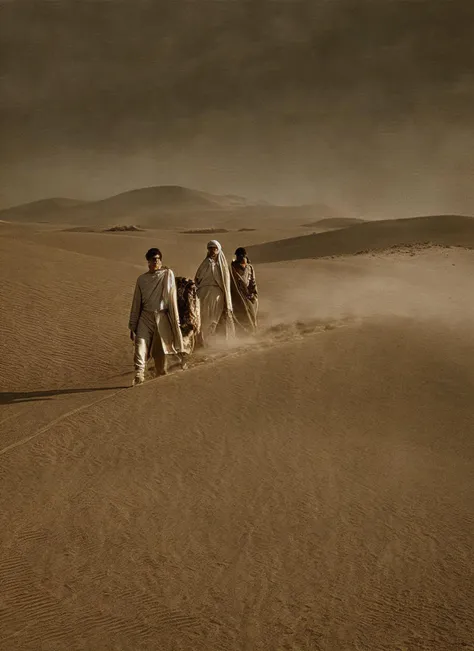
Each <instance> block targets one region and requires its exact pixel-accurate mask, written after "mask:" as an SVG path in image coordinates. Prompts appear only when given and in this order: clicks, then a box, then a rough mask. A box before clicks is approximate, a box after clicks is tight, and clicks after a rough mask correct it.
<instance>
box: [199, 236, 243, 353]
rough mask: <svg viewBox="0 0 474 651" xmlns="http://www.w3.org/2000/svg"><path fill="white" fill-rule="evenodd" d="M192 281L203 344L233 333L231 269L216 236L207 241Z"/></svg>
mask: <svg viewBox="0 0 474 651" xmlns="http://www.w3.org/2000/svg"><path fill="white" fill-rule="evenodd" d="M195 282H196V285H197V288H198V290H197V295H198V298H199V301H200V309H201V339H202V343H203V344H204V346H207V345H209V343H210V342H211V341H212V339H213V337H214V336H215V335H216V334H217V333H218V332H222V333H223V334H224V336H225V338H226V339H230V338H232V337H234V336H235V325H234V316H233V312H232V295H231V286H230V273H229V267H228V264H227V260H226V258H225V255H224V252H223V251H222V247H221V245H220V243H219V242H218V241H217V240H211V241H210V242H209V244H208V245H207V256H206V258H205V259H204V260H203V262H202V263H201V264H200V265H199V268H198V270H197V271H196V277H195Z"/></svg>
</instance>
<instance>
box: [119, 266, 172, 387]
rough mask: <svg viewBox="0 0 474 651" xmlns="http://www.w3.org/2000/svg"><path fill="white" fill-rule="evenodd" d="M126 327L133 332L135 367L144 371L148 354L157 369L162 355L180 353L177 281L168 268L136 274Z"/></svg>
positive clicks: (140, 371)
mask: <svg viewBox="0 0 474 651" xmlns="http://www.w3.org/2000/svg"><path fill="white" fill-rule="evenodd" d="M128 327H129V329H130V330H131V331H132V332H134V333H135V358H134V362H135V370H136V372H137V373H139V374H143V373H144V371H145V366H146V362H147V360H148V359H149V357H150V356H152V357H153V358H154V360H155V367H156V370H157V372H161V371H163V370H164V359H165V358H164V357H163V355H176V354H178V353H182V352H183V338H182V335H181V330H180V327H179V314H178V304H177V298H176V283H175V277H174V273H173V272H172V271H171V269H158V271H153V272H151V271H148V272H146V273H144V274H142V275H141V276H139V277H138V280H137V283H136V285H135V292H134V295H133V300H132V307H131V310H130V319H129V323H128Z"/></svg>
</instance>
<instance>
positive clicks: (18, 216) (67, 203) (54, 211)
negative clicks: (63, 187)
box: [0, 197, 86, 223]
mask: <svg viewBox="0 0 474 651" xmlns="http://www.w3.org/2000/svg"><path fill="white" fill-rule="evenodd" d="M85 203H86V202H85V201H81V200H79V199H67V198H65V197H52V198H51V199H42V200H41V201H33V202H31V203H25V204H22V205H20V206H14V207H13V208H6V209H4V210H0V218H1V220H2V221H6V222H20V223H21V222H43V221H51V220H52V221H55V220H57V219H58V217H59V216H60V215H63V214H65V213H67V212H68V211H69V210H70V209H71V208H77V207H78V206H82V205H84V204H85Z"/></svg>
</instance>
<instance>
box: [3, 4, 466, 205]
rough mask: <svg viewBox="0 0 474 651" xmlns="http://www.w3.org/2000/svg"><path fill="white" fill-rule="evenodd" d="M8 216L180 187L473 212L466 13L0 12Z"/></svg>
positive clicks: (280, 8)
mask: <svg viewBox="0 0 474 651" xmlns="http://www.w3.org/2000/svg"><path fill="white" fill-rule="evenodd" d="M0 7H1V9H0V11H1V16H0V39H1V45H2V53H1V62H0V66H1V81H0V83H1V113H0V116H1V130H2V158H1V168H2V169H1V172H2V175H1V178H2V180H1V186H0V203H1V205H2V206H6V205H9V204H13V203H19V202H22V201H28V200H33V199H37V198H42V197H46V196H51V195H66V196H74V197H84V198H95V197H97V198H98V197H102V196H107V195H109V194H112V193H116V192H120V191H122V190H126V189H130V188H133V187H139V186H143V185H152V184H161V183H176V184H181V185H189V186H192V187H198V188H201V189H206V190H209V191H214V192H237V193H240V194H244V195H247V196H250V197H261V198H264V199H269V200H273V201H278V202H307V201H327V202H330V203H333V204H337V205H338V206H340V207H342V208H344V209H346V210H347V212H350V213H351V214H353V215H354V214H359V213H369V214H373V215H376V214H381V215H382V214H383V216H390V215H391V214H393V215H394V216H397V215H399V214H402V213H403V214H411V213H419V212H427V211H436V212H440V211H442V212H444V211H457V212H474V187H473V183H472V176H473V172H474V154H473V151H474V149H473V145H474V138H473V134H472V127H473V123H474V117H473V111H472V106H473V99H474V38H473V34H474V6H473V3H471V2H468V1H467V0H466V1H465V2H464V1H462V2H461V1H459V2H458V1H457V0H451V1H448V0H443V1H438V0H418V1H409V0H406V1H400V0H354V1H348V0H326V1H321V0H311V1H307V2H306V1H299V0H293V1H286V2H285V1H282V0H273V1H265V2H261V1H259V0H252V1H251V2H250V1H245V0H213V1H207V0H194V1H191V0H189V1H187V2H184V1H182V0H169V1H168V2H161V1H157V0H154V1H151V0H150V1H144V0H141V1H140V0H133V1H132V0H128V1H127V2H120V1H115V0H101V1H99V2H92V1H88V0H82V1H77V0H76V1H74V2H68V1H67V0H61V1H59V0H57V1H53V0H35V1H34V2H30V1H28V0H12V1H10V2H0Z"/></svg>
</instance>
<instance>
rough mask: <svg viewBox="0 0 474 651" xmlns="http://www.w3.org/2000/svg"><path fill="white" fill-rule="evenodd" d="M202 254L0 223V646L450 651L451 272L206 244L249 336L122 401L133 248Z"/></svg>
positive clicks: (455, 301)
mask: <svg viewBox="0 0 474 651" xmlns="http://www.w3.org/2000/svg"><path fill="white" fill-rule="evenodd" d="M361 227H362V226H355V227H351V228H348V229H344V230H347V233H346V236H347V238H348V240H350V237H351V235H350V232H351V231H352V230H353V228H361ZM456 228H457V226H456ZM306 230H307V229H306ZM344 230H340V231H337V237H339V238H343V234H344ZM455 230H456V229H455ZM303 232H304V229H303V228H302V229H301V233H300V234H302V233H303ZM456 232H458V231H456ZM297 234H298V233H296V232H295V233H293V234H290V233H288V235H287V236H288V237H291V236H293V235H297ZM335 236H336V235H335V234H334V235H332V236H331V238H334V237H335ZM207 237H208V236H206V235H202V236H201V235H197V236H190V235H181V234H179V233H176V232H173V231H163V232H159V231H153V232H150V231H148V232H146V233H133V234H126V233H125V234H104V233H89V234H85V233H66V232H62V231H61V232H60V231H59V230H55V229H53V228H52V227H50V226H48V225H18V226H15V225H13V224H1V225H0V259H1V274H2V283H1V286H0V298H1V305H2V335H3V336H2V340H1V350H0V371H1V375H0V377H1V386H0V391H1V393H0V400H1V412H0V428H1V437H0V486H1V490H0V518H1V521H0V525H1V531H2V534H1V556H0V590H1V592H0V632H1V635H0V649H2V651H3V649H5V651H7V650H8V651H10V650H11V651H13V650H22V651H23V650H31V651H37V650H38V649H41V650H42V651H43V650H44V651H65V650H68V651H69V650H74V651H76V650H77V651H79V650H81V651H82V650H84V651H109V650H110V651H112V650H113V651H116V650H123V651H132V650H133V651H135V650H142V649H143V650H148V649H150V650H151V649H153V650H155V649H156V650H160V651H162V650H163V651H175V650H176V651H177V650H186V651H189V650H197V651H200V650H202V651H214V650H221V649H222V650H224V649H226V650H236V651H237V650H249V651H254V650H260V649H261V650H268V651H274V650H275V651H280V650H285V651H287V650H290V651H303V650H304V651H309V650H311V651H313V650H318V651H319V650H322V651H339V650H344V651H345V650H348V651H349V650H352V649H358V650H362V651H379V650H383V649H386V650H397V651H398V650H399V651H401V650H403V649H406V650H410V651H411V650H436V651H438V650H439V651H446V650H449V651H451V650H452V651H457V650H460V649H471V648H474V632H473V631H474V607H473V606H474V576H473V574H474V572H473V569H472V568H473V567H474V562H473V561H474V559H473V554H472V535H473V531H474V510H473V502H474V497H473V489H474V479H473V472H472V468H473V456H474V454H473V452H474V437H473V433H474V407H473V396H474V363H473V359H474V355H473V353H474V334H473V332H474V330H473V324H474V308H473V307H472V305H471V304H470V303H469V298H470V294H471V293H472V289H471V288H472V280H471V279H472V269H473V263H474V252H472V251H469V250H465V249H462V248H444V246H443V242H441V243H440V242H438V244H439V246H431V247H427V248H423V249H420V250H418V249H417V248H416V247H415V248H409V249H403V248H400V249H391V250H390V251H387V252H384V251H380V252H377V253H371V254H364V255H358V256H353V255H342V256H337V253H336V254H335V252H334V245H333V244H331V248H330V250H329V251H328V255H336V256H337V257H335V258H334V259H327V258H325V257H324V256H321V250H322V248H321V247H322V245H320V244H318V245H317V257H319V258H322V259H300V260H297V261H296V262H295V261H293V262H285V261H278V260H279V259H280V260H285V259H288V257H287V256H283V257H282V256H281V255H280V254H281V252H282V251H283V250H284V247H282V245H281V243H279V242H277V243H276V245H275V252H274V254H273V258H272V256H271V255H269V251H270V249H271V246H270V245H269V244H268V243H267V244H265V245H264V248H263V249H259V245H260V243H263V242H269V241H270V239H271V238H270V233H269V232H268V231H258V230H257V231H256V232H255V233H242V234H238V233H229V234H223V235H222V237H221V236H219V239H221V240H222V242H223V243H224V245H225V247H226V252H227V254H228V255H229V256H230V254H231V252H232V250H233V248H235V247H236V246H237V245H239V244H253V245H254V247H255V249H254V250H255V254H256V259H258V256H259V255H260V251H261V252H262V256H263V255H265V256H267V257H268V258H269V262H268V263H265V264H259V265H258V266H257V268H256V270H257V274H258V280H259V285H260V292H261V296H262V302H261V311H262V321H263V324H262V333H261V335H260V337H259V338H258V339H257V340H256V341H249V342H242V344H241V345H240V346H236V347H234V348H228V349H222V350H217V351H215V352H214V353H209V354H208V355H207V356H206V357H204V356H201V357H196V358H195V360H194V363H193V365H192V368H191V369H190V370H189V371H186V372H176V373H172V374H171V375H170V376H168V377H166V378H160V379H157V380H151V381H149V382H147V383H145V384H144V385H142V386H140V387H137V388H134V389H131V388H129V384H130V380H131V376H132V370H131V355H132V351H131V344H130V342H129V340H128V338H127V336H128V333H127V330H126V325H127V317H128V310H129V303H130V298H131V293H132V290H133V283H134V281H135V278H136V276H137V274H138V273H140V270H141V269H142V264H141V263H142V259H143V254H144V252H145V250H146V249H147V248H148V247H149V246H151V245H154V244H155V243H158V245H162V246H163V250H164V253H165V256H166V262H167V263H169V264H170V265H171V266H172V267H173V268H174V269H175V270H176V271H177V272H178V273H186V274H191V273H192V272H193V271H194V270H195V268H196V267H197V265H198V263H199V262H200V260H201V258H202V255H203V250H202V248H203V244H205V241H206V239H207ZM278 237H279V235H277V236H276V238H274V239H278ZM308 237H309V238H314V237H317V236H313V235H309V236H308ZM324 237H327V236H324ZM357 237H359V236H357ZM457 237H458V236H457V235H455V236H454V239H456V238H457ZM87 238H90V239H89V240H87ZM244 238H245V239H244ZM429 239H430V237H429V236H427V237H426V238H423V237H422V236H419V241H428V240H429ZM323 241H324V240H323ZM318 242H320V240H318ZM331 242H332V243H333V242H334V240H333V239H331ZM402 243H403V242H401V241H399V242H398V244H402ZM449 243H455V244H459V245H461V244H462V242H461V241H457V240H456V241H455V242H452V241H451V242H449ZM392 244H393V242H392V241H391V242H390V245H392ZM466 244H469V242H466ZM294 246H295V245H294V244H293V243H292V244H291V247H292V248H291V251H292V253H291V257H292V259H293V260H296V259H297V258H298V256H297V255H296V254H295V248H294ZM344 246H345V247H349V244H348V242H347V241H346V242H345V243H344ZM364 248H367V249H371V248H372V247H371V246H370V242H368V245H367V246H366V247H364ZM375 248H376V247H375ZM341 253H345V251H344V250H343V251H341ZM300 257H301V258H308V257H309V256H308V240H306V239H303V244H302V249H301V255H300ZM315 257H316V255H315ZM270 258H272V260H273V261H270Z"/></svg>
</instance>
